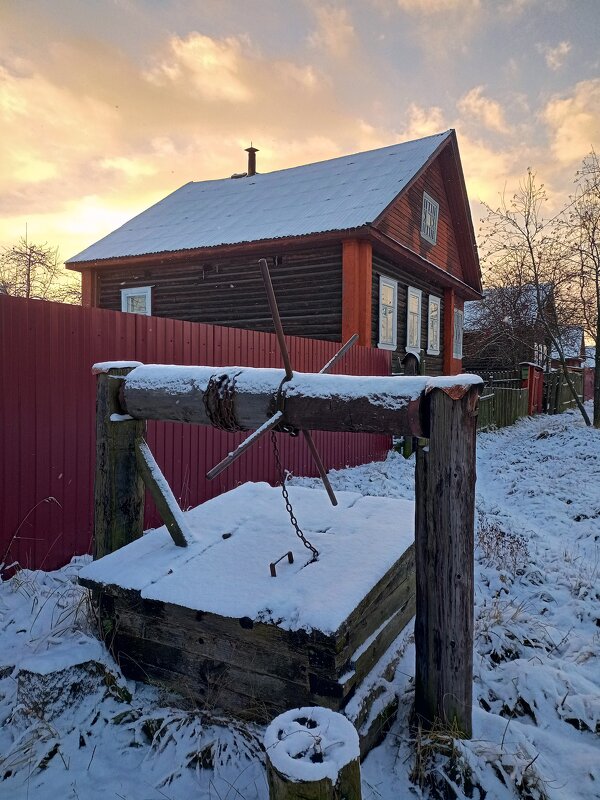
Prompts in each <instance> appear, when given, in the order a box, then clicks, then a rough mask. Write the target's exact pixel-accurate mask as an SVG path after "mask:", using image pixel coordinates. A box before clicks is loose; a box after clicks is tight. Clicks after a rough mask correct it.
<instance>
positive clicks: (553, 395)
mask: <svg viewBox="0 0 600 800" xmlns="http://www.w3.org/2000/svg"><path fill="white" fill-rule="evenodd" d="M569 377H570V378H571V381H572V383H573V385H574V387H575V390H576V391H577V394H578V396H579V398H580V399H581V400H582V401H583V399H584V398H583V372H582V371H581V370H569ZM576 405H577V404H576V402H575V398H574V397H573V395H572V393H571V390H570V388H569V384H568V383H567V381H566V378H565V376H564V374H563V373H562V371H561V370H556V371H555V372H550V373H548V374H546V375H544V408H545V411H546V413H547V414H560V413H561V412H563V411H566V410H567V409H568V408H574V407H575V406H576Z"/></svg>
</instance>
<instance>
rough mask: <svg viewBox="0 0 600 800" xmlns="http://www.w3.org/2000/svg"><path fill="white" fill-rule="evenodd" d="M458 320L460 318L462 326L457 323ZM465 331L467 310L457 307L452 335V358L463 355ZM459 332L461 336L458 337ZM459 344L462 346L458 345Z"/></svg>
mask: <svg viewBox="0 0 600 800" xmlns="http://www.w3.org/2000/svg"><path fill="white" fill-rule="evenodd" d="M458 320H460V326H458V325H457V322H458ZM464 331H465V312H464V310H463V309H462V308H455V309H454V331H453V336H452V358H460V359H462V357H463V334H464ZM457 333H459V336H458V337H457V335H456V334H457ZM457 340H458V341H457ZM457 344H459V345H460V347H457Z"/></svg>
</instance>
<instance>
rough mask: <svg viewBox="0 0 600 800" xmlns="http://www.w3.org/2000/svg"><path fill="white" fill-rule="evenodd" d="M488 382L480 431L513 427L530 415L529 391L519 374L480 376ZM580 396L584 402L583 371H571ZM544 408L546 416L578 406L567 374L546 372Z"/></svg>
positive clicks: (478, 419)
mask: <svg viewBox="0 0 600 800" xmlns="http://www.w3.org/2000/svg"><path fill="white" fill-rule="evenodd" d="M480 374H481V377H482V378H483V379H484V381H485V386H484V389H483V391H482V393H481V397H480V398H479V414H478V417H477V428H478V430H487V429H489V428H504V427H506V426H507V425H513V424H514V423H515V422H516V421H517V420H518V419H519V418H521V417H526V416H527V413H528V399H529V389H528V387H527V386H526V385H525V386H524V385H523V384H524V383H525V381H524V379H523V375H521V374H520V373H519V372H518V371H505V372H487V373H480ZM569 376H570V378H571V380H572V381H573V384H574V386H575V389H576V390H577V394H578V395H579V397H580V398H581V399H582V400H583V380H584V376H583V372H582V371H581V370H569ZM543 396H544V401H543V408H544V413H546V414H560V413H561V412H563V411H566V410H567V409H569V408H573V407H575V405H576V403H575V399H574V397H573V395H572V394H571V390H570V389H569V384H568V383H567V381H566V379H565V377H564V375H563V373H562V372H561V371H559V370H557V371H554V372H550V373H544V389H543Z"/></svg>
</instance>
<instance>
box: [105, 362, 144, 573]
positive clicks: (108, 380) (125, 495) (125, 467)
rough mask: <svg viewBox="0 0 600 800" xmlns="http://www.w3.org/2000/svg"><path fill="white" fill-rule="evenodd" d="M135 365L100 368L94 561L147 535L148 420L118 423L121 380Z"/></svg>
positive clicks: (131, 420) (127, 420) (126, 420)
mask: <svg viewBox="0 0 600 800" xmlns="http://www.w3.org/2000/svg"><path fill="white" fill-rule="evenodd" d="M132 369H133V364H132V365H131V366H123V367H113V366H111V365H110V364H108V365H103V364H100V365H96V366H95V367H94V372H95V373H96V374H97V375H98V378H97V386H96V474H95V480H94V558H101V557H102V556H104V555H106V554H107V553H112V552H113V551H114V550H118V549H119V547H123V545H125V544H128V543H129V542H131V541H133V540H134V539H138V538H139V537H140V536H141V535H142V533H143V530H144V483H143V481H142V476H141V474H140V471H139V469H138V465H137V459H136V449H135V443H136V439H138V437H140V436H143V434H144V428H145V423H144V422H143V421H142V420H135V419H131V418H130V419H124V420H118V421H117V420H116V419H114V418H112V419H111V417H113V415H118V414H121V410H120V406H119V403H118V394H119V385H120V383H121V378H122V377H123V376H124V375H127V373H128V372H130V371H131V370H132Z"/></svg>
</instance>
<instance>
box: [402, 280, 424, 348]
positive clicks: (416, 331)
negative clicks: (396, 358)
mask: <svg viewBox="0 0 600 800" xmlns="http://www.w3.org/2000/svg"><path fill="white" fill-rule="evenodd" d="M421 297H422V293H421V290H420V289H414V288H413V287H412V286H409V287H408V293H407V302H406V306H407V310H406V350H407V351H408V352H411V353H416V354H417V355H418V354H419V352H420V350H421Z"/></svg>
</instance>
